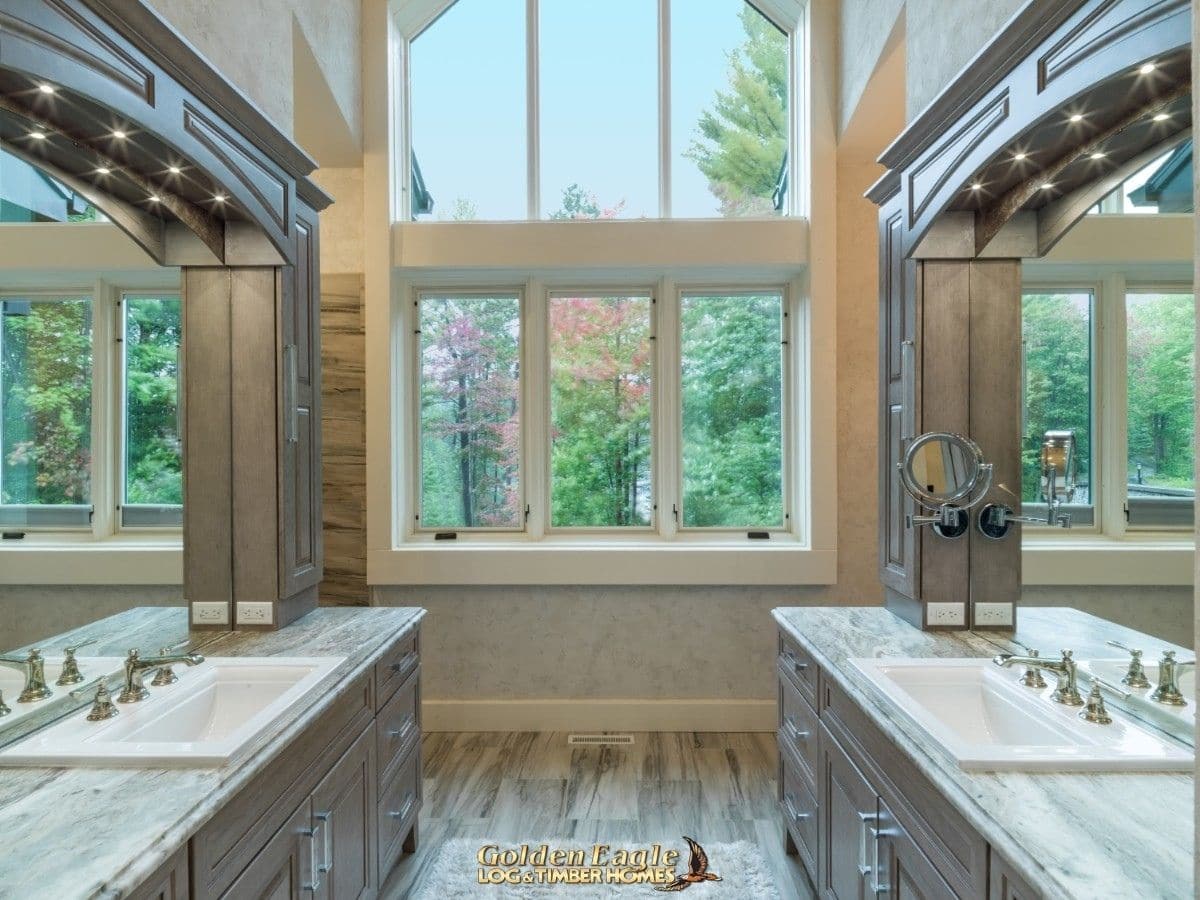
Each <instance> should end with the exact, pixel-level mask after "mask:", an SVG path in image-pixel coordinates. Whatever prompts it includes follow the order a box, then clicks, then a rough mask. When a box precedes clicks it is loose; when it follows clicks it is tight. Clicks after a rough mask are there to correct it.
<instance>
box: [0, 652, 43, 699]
mask: <svg viewBox="0 0 1200 900" xmlns="http://www.w3.org/2000/svg"><path fill="white" fill-rule="evenodd" d="M0 666H5V667H6V668H9V669H16V670H17V671H18V672H24V673H25V689H24V690H22V691H21V693H20V694H19V695H18V696H17V702H18V703H33V702H35V701H37V700H45V699H46V698H47V697H50V696H52V695H53V694H54V691H52V690H50V688H48V687H47V686H46V659H45V657H43V656H42V651H40V650H30V651H29V655H28V656H23V657H22V656H0Z"/></svg>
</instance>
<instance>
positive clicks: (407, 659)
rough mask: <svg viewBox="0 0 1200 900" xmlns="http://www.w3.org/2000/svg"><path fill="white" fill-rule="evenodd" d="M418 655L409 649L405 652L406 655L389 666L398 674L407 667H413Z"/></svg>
mask: <svg viewBox="0 0 1200 900" xmlns="http://www.w3.org/2000/svg"><path fill="white" fill-rule="evenodd" d="M416 656H417V654H416V653H414V652H413V651H412V650H409V651H408V652H407V653H405V654H404V656H402V657H400V659H398V660H397V661H396V662H394V663H392V664H391V665H390V666H388V668H389V669H391V670H392V672H393V673H394V674H397V675H398V674H400V673H401V672H403V671H404V670H405V669H411V668H412V666H413V660H414V659H415V658H416Z"/></svg>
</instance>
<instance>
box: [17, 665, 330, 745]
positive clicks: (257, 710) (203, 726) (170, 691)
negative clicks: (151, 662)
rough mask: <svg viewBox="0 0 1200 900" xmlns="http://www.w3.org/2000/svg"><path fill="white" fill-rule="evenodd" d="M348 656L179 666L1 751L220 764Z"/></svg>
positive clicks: (147, 674)
mask: <svg viewBox="0 0 1200 900" xmlns="http://www.w3.org/2000/svg"><path fill="white" fill-rule="evenodd" d="M343 659H344V658H343V657H311V658H310V657H289V658H283V657H265V658H256V657H229V658H215V659H209V660H206V661H205V662H203V663H201V664H200V665H198V666H195V667H194V668H191V669H189V668H186V667H183V666H178V667H176V669H175V671H176V673H177V674H178V675H179V681H178V682H177V683H176V684H172V685H167V686H165V687H159V688H156V687H152V686H150V675H151V673H150V672H147V673H146V684H147V686H148V687H149V689H150V696H149V697H147V698H146V699H145V700H143V701H142V702H140V703H129V704H125V703H122V704H117V706H118V709H120V713H119V714H118V715H117V717H116V718H113V719H109V720H107V721H104V722H89V721H87V710H86V709H85V710H82V711H80V712H77V713H74V714H72V715H71V716H69V717H68V718H66V719H64V720H63V721H61V722H59V723H57V724H55V725H51V726H50V727H48V728H45V729H43V730H42V731H40V732H38V733H36V734H34V735H32V736H31V737H29V738H27V739H25V740H23V741H21V742H19V743H16V744H14V745H13V746H11V747H8V748H6V749H4V750H0V765H3V766H144V767H151V768H153V767H163V766H219V765H223V764H224V763H226V762H228V761H229V759H230V758H232V757H233V756H234V755H236V754H237V753H238V751H239V750H241V749H242V748H243V747H245V746H246V745H247V744H249V743H250V742H251V741H252V740H253V739H254V738H255V737H256V736H258V735H259V734H260V733H261V732H262V731H263V729H265V728H266V727H267V726H269V725H270V724H271V723H272V722H273V721H275V720H276V719H278V718H279V717H280V716H281V715H283V714H284V713H285V712H287V710H288V709H289V708H290V707H291V706H292V705H294V704H295V703H296V701H298V700H300V699H301V698H302V697H304V696H305V695H306V694H307V693H308V692H309V691H310V690H312V689H313V687H315V685H316V684H317V683H318V682H320V681H321V679H322V678H324V677H325V676H326V675H327V674H328V673H329V672H331V671H332V670H333V669H334V668H336V667H337V666H338V665H339V664H340V663H341V662H343Z"/></svg>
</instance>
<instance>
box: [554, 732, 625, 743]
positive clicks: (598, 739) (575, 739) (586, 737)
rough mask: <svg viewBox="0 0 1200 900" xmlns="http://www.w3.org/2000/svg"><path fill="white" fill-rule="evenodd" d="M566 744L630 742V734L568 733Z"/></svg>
mask: <svg viewBox="0 0 1200 900" xmlns="http://www.w3.org/2000/svg"><path fill="white" fill-rule="evenodd" d="M567 743H568V744H632V743H633V735H632V734H568V735H567Z"/></svg>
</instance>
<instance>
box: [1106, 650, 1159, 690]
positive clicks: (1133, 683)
mask: <svg viewBox="0 0 1200 900" xmlns="http://www.w3.org/2000/svg"><path fill="white" fill-rule="evenodd" d="M1104 643H1106V644H1108V646H1110V647H1116V648H1117V649H1118V650H1124V651H1125V652H1126V653H1128V654H1129V668H1128V669H1126V670H1125V677H1124V678H1122V679H1121V684H1127V685H1129V686H1130V687H1131V688H1148V687H1150V679H1148V678H1147V677H1146V669H1145V667H1144V666H1143V665H1142V651H1141V650H1135V649H1134V648H1132V647H1127V646H1126V645H1124V644H1122V643H1121V642H1120V641H1105V642H1104Z"/></svg>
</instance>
